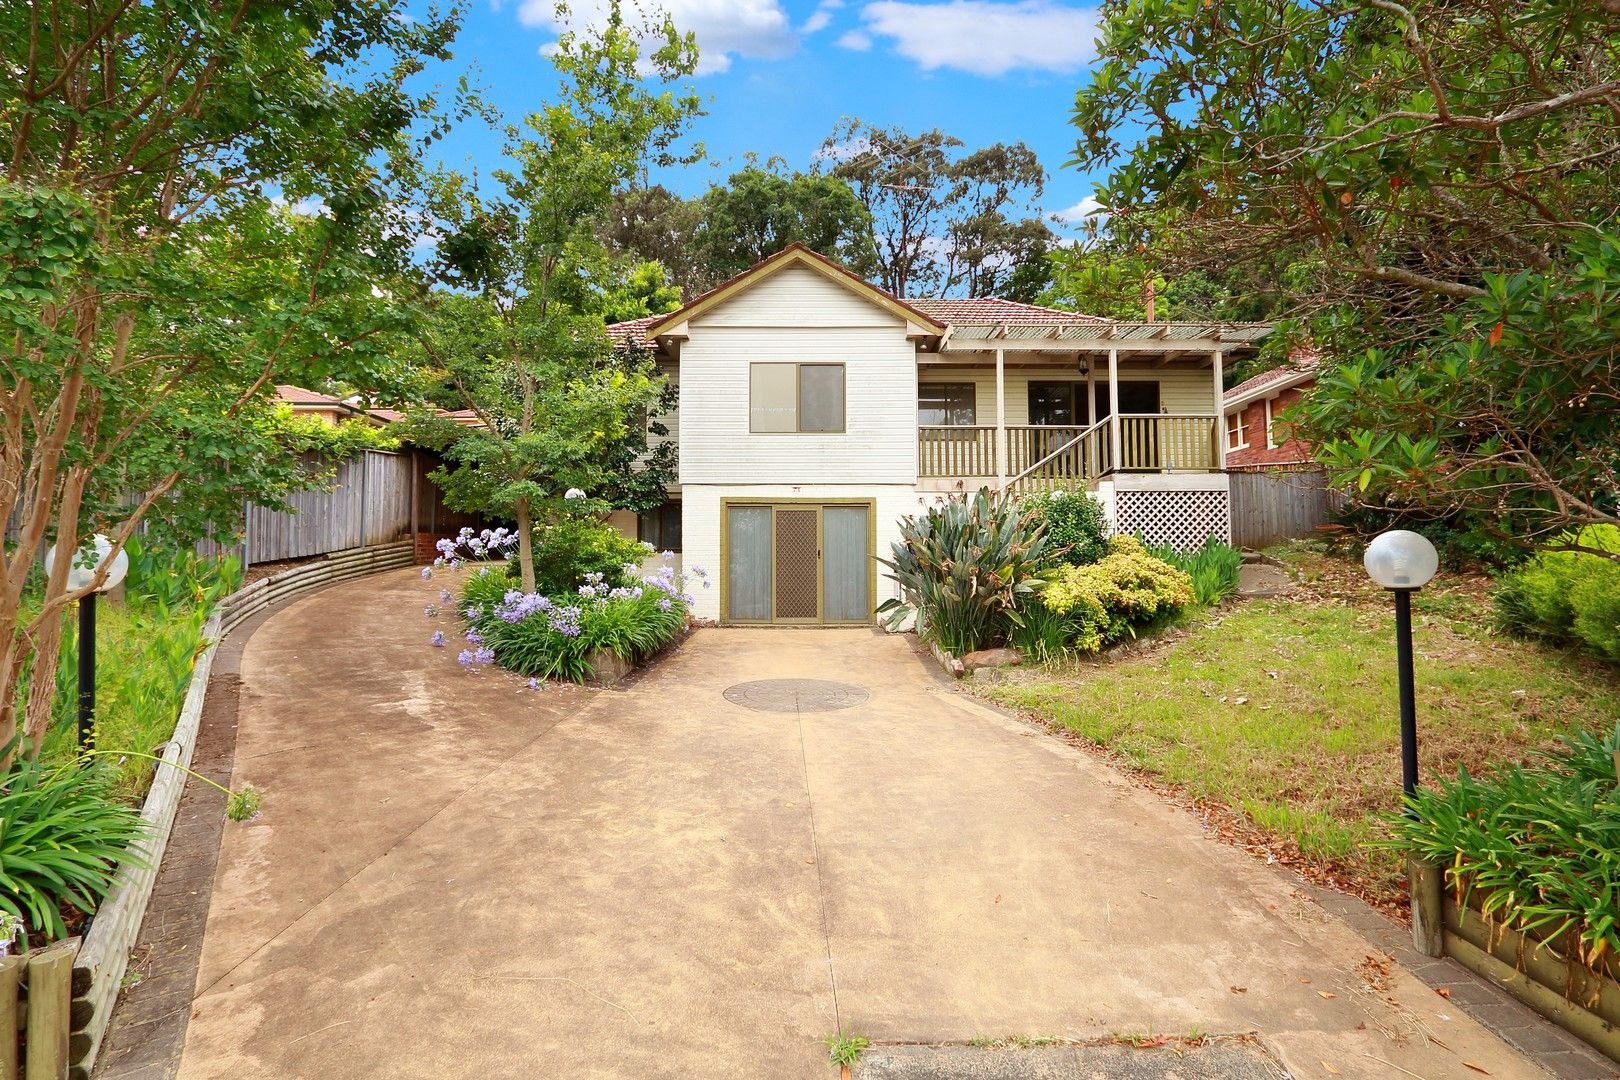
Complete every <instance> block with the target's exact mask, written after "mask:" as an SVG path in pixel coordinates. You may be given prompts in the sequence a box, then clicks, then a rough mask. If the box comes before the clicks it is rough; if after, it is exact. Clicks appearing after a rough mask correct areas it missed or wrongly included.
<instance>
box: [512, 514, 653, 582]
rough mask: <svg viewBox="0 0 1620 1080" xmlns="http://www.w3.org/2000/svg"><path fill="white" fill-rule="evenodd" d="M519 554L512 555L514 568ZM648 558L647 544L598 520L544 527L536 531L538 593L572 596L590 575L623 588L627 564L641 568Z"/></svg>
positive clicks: (586, 518) (583, 520) (535, 553)
mask: <svg viewBox="0 0 1620 1080" xmlns="http://www.w3.org/2000/svg"><path fill="white" fill-rule="evenodd" d="M516 551H517V549H516V548H512V549H510V552H509V554H510V555H511V562H512V564H513V565H514V566H515V565H516V564H517V562H516V561H517V555H516ZM647 555H648V551H647V547H646V545H645V544H643V543H641V542H640V541H639V540H632V539H630V538H629V537H627V536H625V535H624V534H622V533H620V532H619V530H618V529H615V528H614V527H613V526H611V525H609V524H608V523H607V522H605V521H599V520H597V519H596V518H591V517H584V518H568V519H565V520H563V521H559V522H556V523H555V524H552V525H542V526H539V527H538V528H536V529H535V530H534V590H535V592H538V593H544V594H546V595H548V596H552V595H557V594H560V593H571V592H573V591H574V590H575V589H576V588H578V587H579V583H580V582H582V581H584V580H585V577H586V575H588V574H601V575H602V577H603V580H604V581H608V582H611V583H612V584H614V585H620V584H623V583H624V582H625V581H627V580H629V579H630V577H631V575H627V574H626V573H625V571H624V566H625V564H626V563H634V564H635V565H636V566H640V565H641V562H642V560H643V559H645V558H646V557H647Z"/></svg>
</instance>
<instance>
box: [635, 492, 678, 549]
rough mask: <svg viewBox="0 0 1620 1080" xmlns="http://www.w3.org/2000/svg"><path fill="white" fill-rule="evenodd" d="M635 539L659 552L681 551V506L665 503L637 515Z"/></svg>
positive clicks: (676, 503)
mask: <svg viewBox="0 0 1620 1080" xmlns="http://www.w3.org/2000/svg"><path fill="white" fill-rule="evenodd" d="M636 539H637V540H641V541H643V542H645V543H648V544H651V545H652V546H653V547H655V548H657V549H658V550H659V551H679V550H681V504H680V503H678V502H666V503H665V504H664V505H663V506H655V507H654V508H653V509H651V510H643V511H641V513H639V514H637V515H636Z"/></svg>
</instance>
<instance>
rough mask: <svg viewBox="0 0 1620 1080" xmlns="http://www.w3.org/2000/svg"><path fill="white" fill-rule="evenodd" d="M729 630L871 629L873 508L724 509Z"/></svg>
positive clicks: (769, 506)
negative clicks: (734, 626) (747, 625)
mask: <svg viewBox="0 0 1620 1080" xmlns="http://www.w3.org/2000/svg"><path fill="white" fill-rule="evenodd" d="M724 516H725V528H724V538H725V552H724V554H723V558H722V563H723V568H722V574H723V579H722V580H723V581H724V584H725V587H726V596H725V603H724V609H723V610H724V615H725V619H726V621H727V622H756V623H759V622H770V623H789V624H791V623H800V624H804V623H866V622H871V621H872V575H873V572H874V568H875V564H874V563H873V561H872V506H871V504H870V503H771V504H767V503H731V502H728V503H726V505H725V507H724Z"/></svg>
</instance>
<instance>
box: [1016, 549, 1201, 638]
mask: <svg viewBox="0 0 1620 1080" xmlns="http://www.w3.org/2000/svg"><path fill="white" fill-rule="evenodd" d="M1041 602H1042V603H1044V604H1045V605H1046V607H1047V609H1048V610H1050V611H1052V612H1054V613H1055V614H1057V615H1061V616H1064V617H1065V618H1067V619H1068V621H1069V622H1068V625H1069V641H1070V644H1071V645H1072V646H1073V647H1075V648H1078V649H1081V650H1083V651H1085V652H1096V651H1097V650H1098V649H1101V648H1103V647H1105V646H1108V645H1113V644H1115V643H1117V642H1120V641H1123V640H1125V639H1126V638H1127V637H1135V636H1136V634H1137V632H1138V631H1140V630H1142V629H1144V628H1146V627H1150V626H1152V625H1154V624H1155V623H1158V622H1162V621H1163V620H1165V619H1167V618H1168V617H1170V616H1172V615H1174V614H1175V613H1176V612H1178V611H1180V610H1181V609H1182V608H1184V607H1186V606H1187V605H1188V604H1191V603H1192V602H1193V586H1192V579H1190V578H1189V577H1188V576H1187V575H1186V574H1185V573H1183V572H1182V571H1180V570H1178V569H1176V568H1175V567H1174V566H1171V565H1170V564H1169V563H1167V562H1165V561H1164V560H1163V559H1159V558H1155V557H1154V556H1152V555H1149V554H1148V553H1147V549H1145V548H1144V547H1143V546H1142V542H1141V541H1140V540H1138V539H1136V538H1135V537H1132V536H1116V537H1114V538H1113V539H1112V540H1110V541H1109V542H1108V554H1107V555H1105V556H1103V558H1102V559H1101V560H1099V561H1098V562H1095V563H1092V564H1091V565H1090V566H1065V567H1063V568H1061V569H1059V570H1058V571H1056V572H1055V573H1053V574H1052V575H1051V577H1050V578H1049V579H1048V580H1047V581H1046V584H1045V585H1044V586H1043V587H1042V589H1041Z"/></svg>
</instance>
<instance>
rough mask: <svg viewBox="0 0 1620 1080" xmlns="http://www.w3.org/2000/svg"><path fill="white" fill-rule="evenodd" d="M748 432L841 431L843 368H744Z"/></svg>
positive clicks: (788, 366) (842, 422) (764, 365)
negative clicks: (745, 374)
mask: <svg viewBox="0 0 1620 1080" xmlns="http://www.w3.org/2000/svg"><path fill="white" fill-rule="evenodd" d="M748 430H749V431H753V432H759V433H763V434H786V433H795V432H806V433H811V432H815V433H825V432H841V431H843V430H844V365H843V364H750V365H748Z"/></svg>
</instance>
